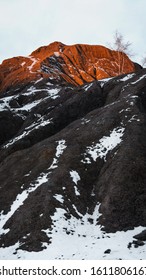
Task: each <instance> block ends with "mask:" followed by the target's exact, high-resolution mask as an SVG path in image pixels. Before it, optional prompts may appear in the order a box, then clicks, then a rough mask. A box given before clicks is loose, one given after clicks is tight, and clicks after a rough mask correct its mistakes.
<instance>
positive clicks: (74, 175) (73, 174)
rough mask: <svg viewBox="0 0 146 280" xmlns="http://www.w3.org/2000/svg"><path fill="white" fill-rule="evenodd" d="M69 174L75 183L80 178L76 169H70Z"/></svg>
mask: <svg viewBox="0 0 146 280" xmlns="http://www.w3.org/2000/svg"><path fill="white" fill-rule="evenodd" d="M70 176H71V178H72V180H73V182H74V183H75V184H76V185H77V183H78V181H79V180H81V178H80V176H79V174H78V172H77V171H74V170H72V171H70Z"/></svg>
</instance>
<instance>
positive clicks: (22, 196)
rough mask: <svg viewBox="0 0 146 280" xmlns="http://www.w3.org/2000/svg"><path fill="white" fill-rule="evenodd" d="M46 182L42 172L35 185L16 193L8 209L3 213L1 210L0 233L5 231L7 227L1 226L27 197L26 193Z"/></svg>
mask: <svg viewBox="0 0 146 280" xmlns="http://www.w3.org/2000/svg"><path fill="white" fill-rule="evenodd" d="M45 182H47V175H46V174H43V175H41V176H40V177H38V179H37V183H36V184H35V186H32V187H30V188H28V189H26V190H24V191H23V192H22V193H21V194H18V195H17V197H16V199H15V201H14V202H13V204H12V205H11V209H10V211H9V212H8V213H7V214H6V215H4V214H3V212H1V214H0V235H1V234H3V233H7V232H8V231H9V229H6V230H4V229H3V227H4V225H5V224H6V222H7V221H8V220H9V219H10V218H11V216H12V215H13V214H14V213H15V212H16V211H17V209H18V208H19V207H20V206H21V205H23V203H24V201H25V200H26V199H27V197H28V195H29V194H30V193H31V192H34V191H35V190H36V189H37V188H38V187H39V186H40V185H41V184H42V183H45Z"/></svg>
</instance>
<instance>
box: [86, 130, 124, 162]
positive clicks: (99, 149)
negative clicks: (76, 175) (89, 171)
mask: <svg viewBox="0 0 146 280" xmlns="http://www.w3.org/2000/svg"><path fill="white" fill-rule="evenodd" d="M124 130H125V128H115V129H114V130H113V131H112V132H111V133H110V136H104V137H102V138H101V139H100V140H99V143H97V144H93V145H92V146H91V147H87V149H86V154H85V155H84V156H86V155H87V154H88V155H90V156H91V158H92V159H93V160H94V161H96V159H97V158H99V157H100V158H103V159H104V161H106V155H107V154H108V152H109V151H111V150H113V149H114V148H115V147H116V146H117V145H118V144H120V143H121V141H122V136H123V132H124ZM86 159H87V160H88V161H85V160H84V162H86V163H88V162H89V158H88V157H87V158H86ZM89 163H90V162H89Z"/></svg>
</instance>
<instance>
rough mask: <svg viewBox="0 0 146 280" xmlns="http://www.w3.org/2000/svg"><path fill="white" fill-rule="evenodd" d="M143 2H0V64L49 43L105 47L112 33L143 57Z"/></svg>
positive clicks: (145, 41)
mask: <svg viewBox="0 0 146 280" xmlns="http://www.w3.org/2000/svg"><path fill="white" fill-rule="evenodd" d="M145 28H146V0H0V63H1V62H2V60H4V59H6V58H10V57H13V56H18V55H22V56H27V55H29V54H30V53H31V52H32V51H34V50H35V49H37V48H38V47H40V46H43V45H48V44H50V43H51V42H53V41H60V42H62V43H64V44H69V45H71V44H76V43H82V44H95V45H105V46H108V42H112V40H113V34H114V32H115V30H118V31H119V32H120V33H122V34H123V36H124V38H125V41H130V42H132V49H133V51H134V52H135V53H136V55H137V56H135V58H133V60H135V61H139V57H142V56H146V37H145V33H146V31H145Z"/></svg>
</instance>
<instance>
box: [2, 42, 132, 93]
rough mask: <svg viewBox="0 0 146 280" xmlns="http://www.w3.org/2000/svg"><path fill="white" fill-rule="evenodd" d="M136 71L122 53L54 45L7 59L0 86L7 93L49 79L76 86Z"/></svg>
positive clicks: (60, 44) (3, 67)
mask: <svg viewBox="0 0 146 280" xmlns="http://www.w3.org/2000/svg"><path fill="white" fill-rule="evenodd" d="M134 70H135V66H134V64H133V63H132V61H130V59H129V58H128V57H127V56H126V55H125V54H124V53H122V52H116V51H111V50H110V49H108V48H106V47H103V46H96V45H95V46H92V45H81V44H77V45H72V46H66V45H64V44H62V43H60V42H54V43H52V44H50V45H49V46H45V47H41V48H39V49H37V50H36V51H34V52H32V53H31V54H30V55H29V56H28V57H15V58H12V59H8V60H5V61H4V62H3V63H2V65H1V66H0V84H1V88H2V90H7V89H8V88H9V87H10V88H11V86H19V84H21V83H28V82H31V81H32V80H33V81H34V80H38V79H39V78H41V77H43V78H45V77H46V78H50V79H55V80H57V81H58V82H61V81H62V82H65V83H70V84H73V85H76V86H77V85H82V84H84V83H85V82H92V81H93V80H97V79H103V78H108V77H113V76H117V75H120V74H125V73H129V72H133V71H134Z"/></svg>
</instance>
